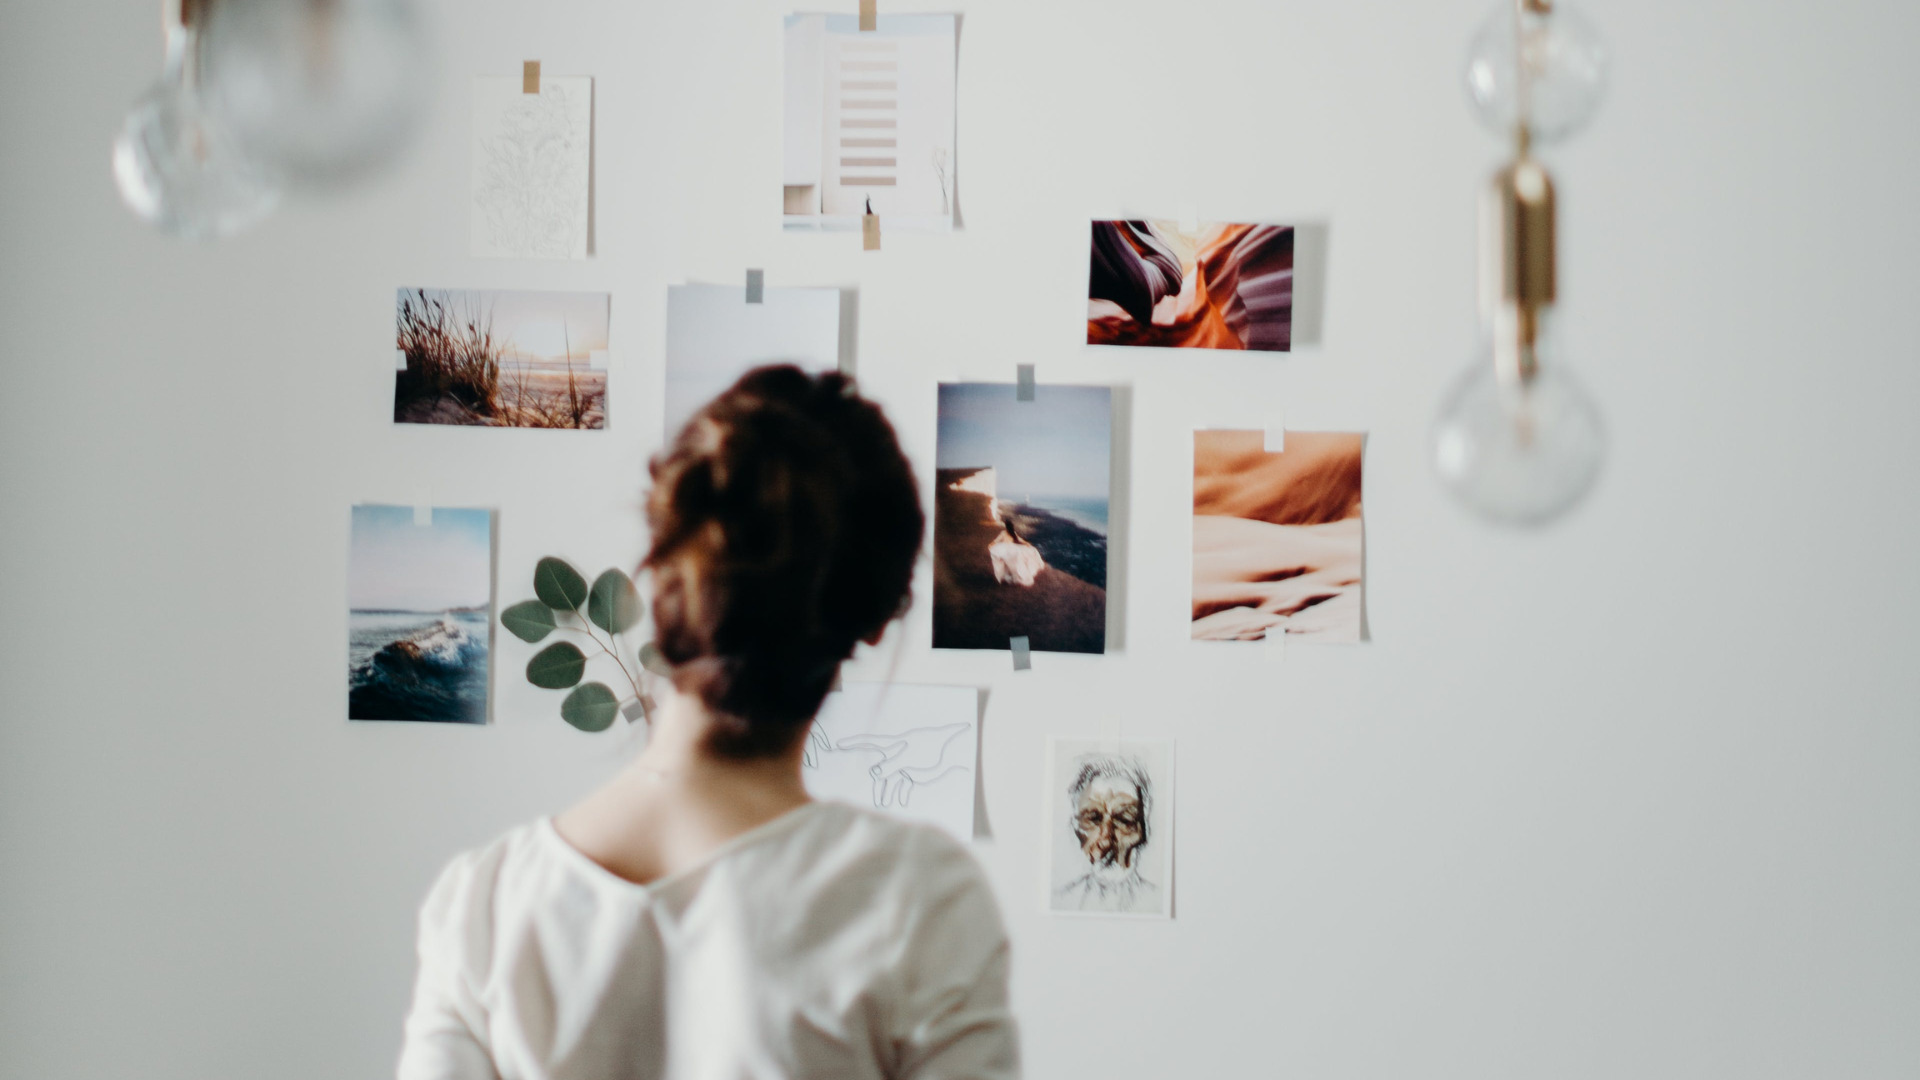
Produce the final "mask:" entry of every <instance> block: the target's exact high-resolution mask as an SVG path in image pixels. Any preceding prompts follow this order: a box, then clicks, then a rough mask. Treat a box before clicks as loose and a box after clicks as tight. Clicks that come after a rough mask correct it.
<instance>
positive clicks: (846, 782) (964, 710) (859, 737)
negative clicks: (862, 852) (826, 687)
mask: <svg viewBox="0 0 1920 1080" xmlns="http://www.w3.org/2000/svg"><path fill="white" fill-rule="evenodd" d="M978 708H979V693H978V691H976V690H975V689H974V688H973V687H971V686H903V685H901V684H898V683H848V684H847V685H846V687H845V688H844V689H841V690H836V691H835V692H833V693H831V694H828V695H827V701H826V704H825V705H824V706H822V707H821V709H820V715H819V716H818V717H817V718H816V719H815V720H814V725H813V730H812V731H811V732H809V733H808V735H807V757H806V767H805V768H804V769H803V770H802V771H803V773H804V774H805V776H806V781H807V791H808V792H810V793H811V794H812V795H813V797H814V798H816V799H839V800H841V801H844V802H850V803H853V804H854V805H856V806H871V807H873V808H874V809H876V810H880V811H883V812H885V813H889V814H895V815H898V816H900V817H903V818H907V819H909V820H913V821H924V822H927V823H929V824H933V825H938V826H940V827H941V828H943V829H945V830H947V832H949V833H951V834H953V835H954V836H955V837H957V838H959V839H960V840H962V841H970V840H972V839H973V791H974V779H975V772H974V770H975V768H976V767H977V762H978V761H979V744H980V728H979V711H978Z"/></svg>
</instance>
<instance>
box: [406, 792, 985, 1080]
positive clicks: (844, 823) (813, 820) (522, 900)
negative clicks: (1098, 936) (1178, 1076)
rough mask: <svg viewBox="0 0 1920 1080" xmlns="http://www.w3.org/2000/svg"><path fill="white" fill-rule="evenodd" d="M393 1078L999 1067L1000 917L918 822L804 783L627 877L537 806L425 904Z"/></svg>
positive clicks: (860, 1077)
mask: <svg viewBox="0 0 1920 1080" xmlns="http://www.w3.org/2000/svg"><path fill="white" fill-rule="evenodd" d="M399 1075H400V1080H456V1078H457V1080H482V1078H484V1080H656V1078H658V1080H773V1078H775V1077H779V1078H782V1080H801V1078H811V1077H834V1078H837V1080H841V1078H843V1080H864V1078H869V1077H871V1078H881V1077H886V1078H902V1077H913V1078H915V1080H959V1078H966V1080H975V1078H978V1080H1002V1078H1009V1080H1010V1078H1013V1077H1017V1076H1018V1075H1019V1052H1018V1045H1017V1041H1016V1036H1015V1031H1014V1022H1013V1017H1012V1015H1011V1013H1009V1012H1008V1009H1007V937H1006V930H1005V928H1004V927H1003V925H1002V924H1001V921H1000V911H999V908H998V906H997V905H996V904H995V903H994V899H993V894H992V893H991V892H990V891H989V889H988V886H987V883H986V879H985V877H984V875H983V874H982V873H981V871H980V867H979V864H977V863H976V862H975V861H974V859H973V856H972V855H971V854H970V853H969V852H968V851H967V850H966V848H965V847H963V846H962V845H961V844H959V843H958V842H957V841H955V840H953V839H951V838H950V837H948V836H947V835H946V834H945V833H942V832H940V831H939V830H937V829H934V828H932V827H930V826H925V825H916V824H910V823H907V822H903V821H899V820H897V819H894V818H889V817H884V816H882V815H880V814H877V813H874V812H873V811H870V810H862V809H857V808H855V807H852V806H847V805H844V804H840V803H820V802H815V803H808V804H806V805H804V806H801V807H799V808H797V809H795V810H792V811H789V812H788V813H786V814H783V815H782V816H780V817H778V818H775V819H774V820H772V821H769V822H767V823H766V824H764V825H761V826H759V827H757V828H754V829H751V830H748V831H747V832H745V833H743V834H741V835H740V836H737V837H735V838H734V839H733V840H731V841H729V842H728V843H727V844H725V845H723V846H722V847H721V848H720V849H719V850H718V851H716V852H715V853H714V854H713V855H711V856H709V857H708V858H707V859H706V860H705V861H703V862H702V863H700V864H699V865H697V866H695V867H692V868H690V869H687V870H684V871H681V872H679V873H676V874H673V875H671V876H669V877H666V878H663V879H661V880H659V881H656V882H654V883H653V884H651V885H645V886H642V885H635V884H633V883H632V882H629V881H626V880H624V879H622V878H620V877H617V876H615V875H614V874H612V873H611V872H609V871H608V870H606V869H605V868H604V867H602V866H600V865H599V864H597V863H595V862H594V861H593V860H591V859H589V858H587V857H586V856H585V855H583V854H581V853H580V852H579V851H578V850H576V849H575V848H574V847H573V846H572V845H570V844H568V843H567V842H566V841H565V840H564V839H562V838H561V836H560V834H559V833H557V832H555V831H554V828H553V823H552V822H551V821H549V820H541V821H538V822H535V823H533V824H531V825H525V826H522V827H520V828H518V829H515V830H513V831H511V832H509V833H507V834H506V835H505V836H502V837H501V838H500V839H498V840H495V841H494V842H493V843H492V844H489V845H488V846H486V847H484V848H481V849H479V850H477V851H473V852H469V853H467V854H465V855H462V856H460V857H459V858H457V859H455V860H454V861H453V863H452V864H451V865H449V866H448V867H447V869H446V870H445V871H444V872H443V873H442V874H441V875H440V880H439V881H438V882H437V883H436V884H435V885H434V887H433V891H432V892H431V893H429V894H428V896H427V900H426V903H425V904H424V905H423V906H422V907H421V910H420V975H419V980H418V982H417V983H416V985H415V989H414V1001H413V1011H412V1013H411V1014H410V1015H409V1016H408V1017H407V1027H406V1045H405V1048H404V1049H403V1050H402V1051H401V1054H400V1073H399Z"/></svg>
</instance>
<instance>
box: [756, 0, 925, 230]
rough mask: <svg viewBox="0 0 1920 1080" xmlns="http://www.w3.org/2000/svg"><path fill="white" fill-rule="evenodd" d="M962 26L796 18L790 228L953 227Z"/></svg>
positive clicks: (789, 105) (789, 80)
mask: <svg viewBox="0 0 1920 1080" xmlns="http://www.w3.org/2000/svg"><path fill="white" fill-rule="evenodd" d="M956 32H957V23H956V21H955V17H954V16H952V15H883V16H881V17H880V20H879V23H878V28H877V29H876V30H874V31H870V32H866V33H862V32H860V30H859V23H858V20H857V19H856V18H855V17H854V16H851V15H789V16H788V17H787V20H786V29H785V33H786V103H785V110H786V118H785V132H786V135H785V145H784V155H785V165H784V175H783V192H784V196H783V198H784V212H785V215H786V218H785V220H786V223H787V227H788V228H800V229H813V228H832V229H841V228H853V227H855V226H856V224H857V222H858V221H859V218H860V215H861V214H863V213H865V212H866V210H867V208H868V207H869V205H870V206H871V207H872V209H873V212H874V213H876V214H878V215H879V216H880V217H881V218H882V219H883V221H884V222H885V227H886V228H889V229H898V228H907V229H920V230H935V231H943V230H947V229H951V228H952V227H953V219H954V202H955V197H956V196H955V182H956V166H957V159H956V156H955V153H954V115H955V114H954V102H955V94H954V76H955V71H956V66H955V56H954V49H955V46H956V40H957V38H956Z"/></svg>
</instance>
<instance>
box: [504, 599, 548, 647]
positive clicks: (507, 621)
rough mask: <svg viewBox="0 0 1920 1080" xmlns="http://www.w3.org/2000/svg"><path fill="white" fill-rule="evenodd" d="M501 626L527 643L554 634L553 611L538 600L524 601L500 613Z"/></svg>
mask: <svg viewBox="0 0 1920 1080" xmlns="http://www.w3.org/2000/svg"><path fill="white" fill-rule="evenodd" d="M500 625H501V626H504V627H506V628H507V631H508V632H509V633H511V634H512V635H513V636H514V637H517V638H519V639H520V640H521V641H525V642H529V643H531V642H535V641H539V640H540V639H541V638H544V637H546V636H547V635H548V634H551V633H553V609H552V608H550V607H548V606H547V605H545V604H543V603H541V602H540V601H538V600H522V601H520V602H519V603H517V604H515V605H513V606H512V607H510V608H508V609H507V610H505V611H503V612H501V613H500Z"/></svg>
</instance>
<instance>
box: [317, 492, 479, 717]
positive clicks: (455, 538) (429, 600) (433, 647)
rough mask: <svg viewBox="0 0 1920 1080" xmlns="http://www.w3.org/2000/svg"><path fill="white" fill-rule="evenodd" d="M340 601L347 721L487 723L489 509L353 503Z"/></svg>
mask: <svg viewBox="0 0 1920 1080" xmlns="http://www.w3.org/2000/svg"><path fill="white" fill-rule="evenodd" d="M347 606H348V609H349V611H348V616H347V717H348V719H351V720H415V721H425V722H429V723H443V724H484V723H486V722H487V688H488V673H487V662H488V653H489V651H490V650H489V646H490V642H491V628H492V610H493V512H492V511H490V510H456V509H435V510H434V511H433V512H432V520H431V522H430V523H424V524H416V523H415V518H414V511H413V508H412V507H409V506H356V507H354V508H353V534H352V540H351V542H350V545H349V555H348V562H347Z"/></svg>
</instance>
